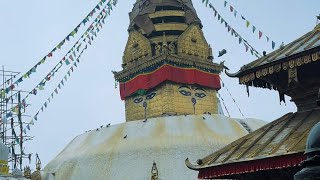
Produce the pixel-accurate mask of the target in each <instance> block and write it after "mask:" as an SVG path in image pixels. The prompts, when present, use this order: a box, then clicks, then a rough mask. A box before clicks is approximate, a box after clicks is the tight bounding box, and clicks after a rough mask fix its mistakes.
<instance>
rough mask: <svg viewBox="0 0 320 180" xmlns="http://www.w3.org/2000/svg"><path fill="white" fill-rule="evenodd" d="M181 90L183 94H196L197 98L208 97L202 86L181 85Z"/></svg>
mask: <svg viewBox="0 0 320 180" xmlns="http://www.w3.org/2000/svg"><path fill="white" fill-rule="evenodd" d="M179 92H180V94H182V95H183V96H192V94H194V96H195V97H197V98H204V97H206V96H207V95H206V91H205V90H204V89H202V88H195V89H191V88H190V87H188V86H180V87H179Z"/></svg>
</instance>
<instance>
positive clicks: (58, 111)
mask: <svg viewBox="0 0 320 180" xmlns="http://www.w3.org/2000/svg"><path fill="white" fill-rule="evenodd" d="M98 2H99V1H98V0H82V1H78V0H68V1H66V0H54V1H48V0H47V1H43V0H31V1H19V0H10V1H3V2H2V3H1V4H0V17H1V28H0V34H1V43H0V65H4V67H5V69H6V70H13V71H19V72H23V73H25V72H26V71H27V70H29V69H30V68H31V67H32V66H34V65H35V64H36V63H37V62H38V61H39V60H40V59H41V58H42V57H43V56H45V55H46V54H48V52H49V51H50V50H51V49H53V48H54V47H55V46H56V45H57V44H58V43H59V42H60V41H61V40H62V39H63V38H65V36H66V35H67V34H69V33H70V32H71V31H72V30H73V28H75V27H76V26H77V25H78V24H79V23H80V22H81V21H82V19H83V18H84V17H85V16H86V15H87V14H88V13H89V12H90V11H91V9H92V8H93V7H94V6H95V5H96V4H97V3H98ZM134 2H135V0H131V1H128V0H119V2H118V6H117V8H115V9H114V11H113V12H112V13H111V16H109V17H107V19H106V23H105V25H104V27H103V29H102V30H101V31H100V33H98V38H96V40H95V41H94V42H93V45H92V46H89V48H88V49H87V50H86V51H85V52H84V54H83V56H82V58H81V63H80V64H79V65H78V67H77V68H76V69H75V71H74V73H72V74H71V77H70V78H69V81H68V82H67V83H65V86H64V87H63V88H62V89H61V90H60V91H59V94H58V95H56V96H54V99H53V100H52V101H51V103H50V104H49V106H48V108H47V109H45V111H44V112H43V113H40V114H39V117H38V119H39V120H38V121H37V122H35V125H34V126H31V131H30V132H28V133H29V134H30V135H32V136H35V138H34V140H33V141H32V142H30V143H28V144H27V147H26V152H33V153H36V152H38V153H39V155H40V158H41V160H42V163H43V166H44V165H45V164H47V163H48V162H49V161H50V160H52V159H53V158H54V157H55V156H56V155H57V154H58V153H59V152H60V151H61V150H62V149H63V148H64V147H65V146H66V145H67V144H68V143H69V142H70V141H71V140H72V139H73V138H74V137H76V136H77V135H79V134H82V133H84V132H85V131H86V130H89V129H94V128H97V127H99V126H101V125H106V124H108V123H111V124H118V123H123V122H125V113H124V102H123V101H121V100H120V96H119V89H115V81H114V78H113V74H112V73H111V71H112V70H117V71H119V70H121V61H122V55H123V51H124V48H125V45H126V41H127V38H128V33H127V27H128V23H129V17H128V13H129V12H130V11H131V8H132V5H133V3H134ZM193 3H194V6H195V8H196V10H197V12H198V15H199V17H200V19H201V20H202V23H203V26H204V28H203V31H204V34H205V37H206V38H207V41H208V43H209V44H211V47H213V50H214V56H215V59H214V61H215V62H220V61H224V60H225V61H226V62H225V65H226V66H228V67H229V68H230V72H236V71H238V70H239V68H240V67H241V66H242V65H244V64H246V63H249V62H251V61H253V60H255V57H254V56H251V54H250V53H246V52H245V47H244V46H243V44H241V45H239V44H238V39H236V38H234V37H233V36H231V34H230V33H228V32H227V29H226V28H225V27H224V25H222V24H220V22H219V21H218V20H217V18H214V14H213V12H212V11H211V10H210V9H209V8H206V7H205V6H204V5H203V4H201V0H194V1H193ZM212 4H213V5H214V7H215V8H216V9H217V10H218V11H219V13H220V14H221V15H222V17H223V18H224V19H225V20H226V21H227V22H228V23H229V24H230V25H231V26H232V27H233V28H234V29H235V30H236V31H238V33H239V34H240V35H241V36H242V37H243V38H244V39H246V40H247V41H248V42H249V43H250V44H251V45H252V46H253V47H255V48H256V49H257V50H258V51H259V52H262V51H264V50H265V51H267V52H271V51H272V49H271V43H270V42H269V43H267V42H266V38H265V37H264V36H263V38H262V39H259V38H258V33H257V32H258V30H261V31H262V32H263V35H264V34H267V35H268V36H269V37H270V40H274V41H275V42H277V43H278V44H277V47H278V45H279V44H280V43H281V42H284V43H285V44H286V43H289V42H291V41H292V40H294V39H296V38H298V37H300V36H301V35H303V34H305V33H306V32H308V31H310V30H311V29H312V28H314V26H315V25H316V15H317V14H319V13H320V11H319V7H320V1H319V0H307V1H301V0H282V1H278V0H268V1H255V0H246V1H237V0H229V1H228V5H227V7H226V8H225V7H224V5H223V4H224V1H223V0H214V1H212ZM230 4H231V5H232V6H233V7H234V8H235V9H236V10H237V12H238V15H237V18H234V16H233V14H232V13H230V10H229V5H230ZM240 15H243V16H244V17H245V18H246V19H247V20H249V21H250V23H251V24H253V25H255V26H256V27H257V31H256V32H255V34H253V33H252V27H251V26H250V27H249V28H246V26H245V22H244V21H243V20H242V19H241V18H240ZM77 37H78V36H77ZM75 39H76V38H75ZM75 39H71V40H72V41H71V42H70V43H67V44H66V46H65V47H64V48H62V50H61V51H57V53H56V54H54V57H53V58H51V59H50V61H48V62H47V63H45V64H43V65H41V67H39V69H38V72H37V73H35V74H34V75H32V76H31V78H30V79H29V80H26V81H24V82H23V83H22V84H21V85H20V86H19V88H22V89H24V90H28V91H30V90H31V89H32V88H33V87H34V86H35V85H36V84H37V83H38V82H39V81H40V80H41V79H42V78H44V76H45V75H46V74H47V73H48V72H50V70H51V69H52V68H53V66H54V65H55V64H56V63H57V62H58V61H59V60H60V59H61V57H62V56H63V53H65V52H66V51H68V47H70V46H71V45H72V42H75V41H74V40H75ZM221 49H226V50H227V52H228V53H227V54H226V55H225V56H223V57H221V58H217V55H218V51H219V50H221ZM65 74H66V68H63V69H61V71H59V72H58V73H57V74H56V76H55V77H54V78H52V80H51V81H49V83H48V84H47V86H46V87H45V91H42V92H39V94H38V95H37V96H32V97H30V98H29V99H28V101H27V103H31V106H29V107H28V109H27V114H29V115H32V116H33V115H34V113H35V112H37V110H38V109H39V108H40V107H41V106H42V104H43V103H44V102H45V101H46V99H47V98H48V97H49V96H50V94H51V93H52V92H53V90H54V88H55V87H56V86H57V84H58V83H59V82H60V81H61V79H62V78H63V76H64V75H65ZM221 77H222V80H223V81H224V83H225V85H226V86H225V87H224V88H222V89H221V90H220V94H221V95H222V96H223V99H224V101H225V104H226V106H227V108H228V111H229V112H230V114H231V116H232V117H237V118H243V117H242V115H241V114H240V112H239V110H238V109H237V106H236V105H235V104H234V103H233V100H232V97H233V98H234V99H235V101H236V102H237V103H238V105H239V107H240V109H241V111H242V112H243V114H244V117H245V118H258V119H262V120H266V121H272V120H274V119H276V118H278V117H280V116H282V115H284V114H285V113H287V112H291V111H295V110H296V107H295V105H294V104H293V103H291V102H289V99H290V98H289V97H287V98H286V100H287V104H286V105H284V104H282V105H280V104H279V97H278V93H277V92H275V91H270V90H266V89H253V88H251V89H250V97H248V95H247V93H246V89H245V87H244V86H242V85H239V84H238V80H237V79H230V78H228V77H226V76H225V75H224V74H222V76H221ZM226 88H228V90H229V91H230V92H231V94H232V97H231V96H230V95H229V93H228V91H227V90H226ZM30 120H31V119H29V118H25V121H30ZM32 166H33V165H32Z"/></svg>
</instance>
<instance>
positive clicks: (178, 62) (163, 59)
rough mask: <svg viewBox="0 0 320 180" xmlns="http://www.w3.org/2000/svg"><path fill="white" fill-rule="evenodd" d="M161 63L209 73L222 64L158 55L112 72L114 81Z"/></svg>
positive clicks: (145, 70) (220, 69) (216, 71)
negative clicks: (133, 65) (128, 67)
mask: <svg viewBox="0 0 320 180" xmlns="http://www.w3.org/2000/svg"><path fill="white" fill-rule="evenodd" d="M163 64H170V65H174V66H186V67H193V68H198V69H199V70H202V71H206V72H210V73H220V72H221V71H222V69H223V66H221V65H220V64H215V63H212V62H204V61H201V62H200V61H198V59H196V58H193V59H191V58H181V57H179V56H177V55H160V56H157V57H155V58H152V59H148V60H147V59H145V60H143V61H141V63H139V64H137V65H135V67H132V68H130V69H124V70H122V71H120V72H113V73H114V77H115V79H116V81H118V82H126V81H128V80H130V79H132V78H134V77H136V76H137V75H139V74H143V73H147V72H150V71H153V69H154V67H159V66H161V65H163Z"/></svg>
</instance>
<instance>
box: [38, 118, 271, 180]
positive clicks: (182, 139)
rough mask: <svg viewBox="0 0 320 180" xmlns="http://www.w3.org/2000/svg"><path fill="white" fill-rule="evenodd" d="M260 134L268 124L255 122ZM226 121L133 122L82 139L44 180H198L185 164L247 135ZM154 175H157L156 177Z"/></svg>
mask: <svg viewBox="0 0 320 180" xmlns="http://www.w3.org/2000/svg"><path fill="white" fill-rule="evenodd" d="M249 122H250V123H247V126H248V127H249V128H250V129H251V130H255V129H257V128H259V127H261V126H262V125H264V124H265V122H264V121H260V120H254V119H250V120H249ZM244 123H246V119H244V120H242V123H239V121H238V120H236V119H231V118H228V117H226V116H223V115H216V114H215V115H208V114H206V115H188V116H170V117H159V118H153V119H149V120H148V121H147V122H143V121H142V120H141V121H132V122H126V123H122V124H118V125H113V126H110V127H103V128H100V129H98V130H92V131H91V132H88V133H85V134H82V135H79V136H77V137H76V138H75V139H73V140H72V141H71V142H70V143H69V144H68V145H67V147H66V148H65V149H64V150H63V151H62V152H61V153H60V154H59V155H58V156H57V157H56V158H54V159H53V160H52V161H51V162H50V163H49V164H48V165H47V166H46V167H45V169H44V171H45V172H46V173H47V176H46V177H43V178H44V179H50V180H51V179H55V180H65V179H70V180H82V179H83V180H87V179H106V180H127V179H128V180H150V179H151V176H152V169H154V165H153V162H155V164H156V168H157V171H158V175H157V176H158V179H159V180H160V179H161V180H176V179H184V180H188V179H190V180H191V179H192V180H194V179H197V172H195V171H190V170H189V169H188V168H187V167H186V165H185V164H184V160H185V159H186V158H187V157H188V158H189V159H191V160H192V161H196V160H197V159H195V158H197V157H202V156H205V155H207V154H210V153H212V152H214V151H215V150H217V149H219V148H221V147H223V146H225V145H227V144H228V143H230V142H232V141H233V140H236V139H238V138H240V137H242V136H244V135H246V134H248V131H247V129H246V128H245V127H243V124H244ZM153 172H154V171H153Z"/></svg>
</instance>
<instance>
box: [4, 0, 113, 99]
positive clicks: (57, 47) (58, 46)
mask: <svg viewBox="0 0 320 180" xmlns="http://www.w3.org/2000/svg"><path fill="white" fill-rule="evenodd" d="M105 2H106V0H100V2H99V3H98V4H97V5H96V6H95V7H94V8H93V9H92V10H91V11H90V13H89V14H87V16H85V18H84V19H83V20H82V21H81V22H80V23H79V24H78V26H76V28H74V29H73V30H72V31H71V33H69V34H68V36H67V37H66V38H64V39H63V40H62V41H60V42H59V43H58V44H57V45H56V46H55V47H54V48H53V49H52V50H51V51H50V52H49V53H48V54H47V55H46V56H44V57H43V58H42V59H41V60H40V61H39V62H37V63H36V65H34V66H33V67H32V68H31V69H30V70H29V71H27V73H25V74H23V75H22V76H21V78H19V79H18V80H16V81H15V82H13V83H12V84H16V85H18V84H19V83H21V82H22V81H23V78H24V79H27V78H29V77H30V75H31V74H33V73H35V72H36V69H37V67H38V66H39V65H41V64H44V63H45V62H46V60H47V58H50V57H52V56H53V54H54V52H55V51H56V50H57V49H61V47H62V46H63V45H64V44H65V43H66V42H67V41H69V40H70V36H72V37H74V36H75V35H76V34H77V32H78V30H79V28H80V27H81V26H85V25H86V23H87V22H88V21H89V20H90V18H92V17H93V16H94V14H95V13H96V9H97V10H100V9H101V6H103V4H104V3H105ZM117 2H118V1H117V0H109V1H108V3H107V5H106V6H105V7H107V8H108V9H111V10H112V5H113V6H115V5H116V4H117ZM104 12H105V8H104ZM109 13H110V12H109ZM100 15H101V13H100ZM100 18H101V16H100V17H99V18H96V19H95V22H97V21H98V20H97V19H100ZM12 90H14V87H13V88H10V87H8V88H6V89H5V91H4V92H5V93H6V94H8V93H9V92H10V91H12ZM1 96H2V94H1Z"/></svg>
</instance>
